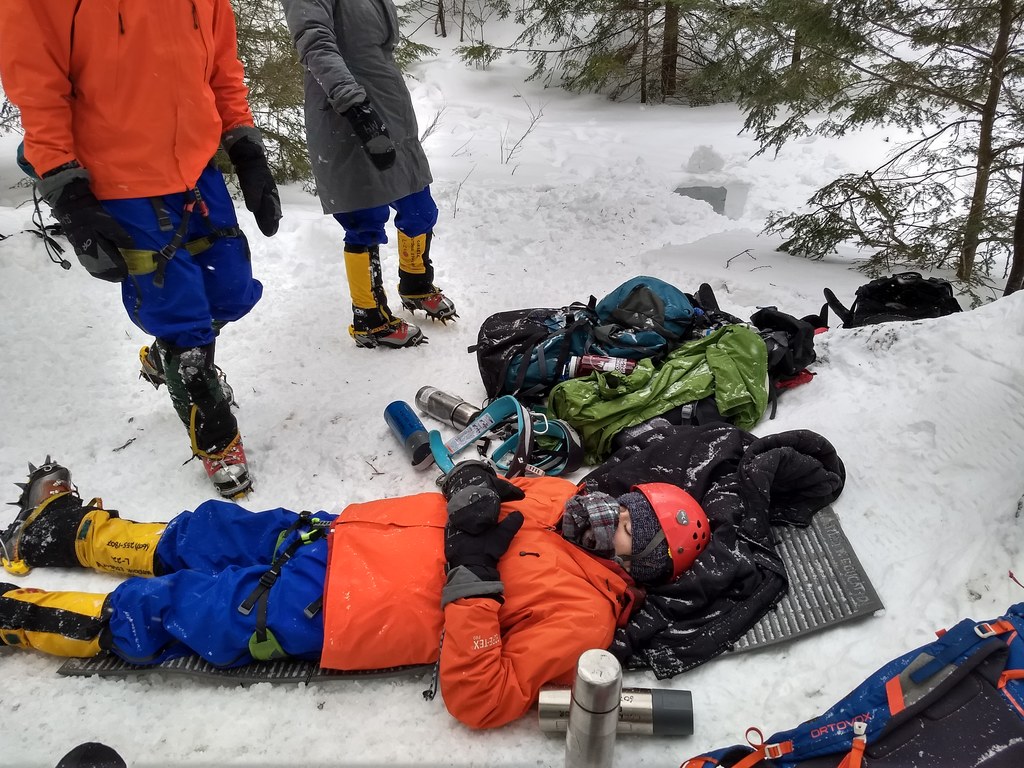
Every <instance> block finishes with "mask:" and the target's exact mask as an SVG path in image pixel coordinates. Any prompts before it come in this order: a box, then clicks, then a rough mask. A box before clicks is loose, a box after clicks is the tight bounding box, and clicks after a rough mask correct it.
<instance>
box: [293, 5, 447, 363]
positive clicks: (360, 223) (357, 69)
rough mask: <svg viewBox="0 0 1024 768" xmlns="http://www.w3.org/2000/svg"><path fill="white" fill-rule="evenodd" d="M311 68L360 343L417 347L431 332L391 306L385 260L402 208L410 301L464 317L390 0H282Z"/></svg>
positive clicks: (401, 241)
mask: <svg viewBox="0 0 1024 768" xmlns="http://www.w3.org/2000/svg"><path fill="white" fill-rule="evenodd" d="M282 2H283V4H284V11H285V16H286V17H287V20H288V28H289V29H290V30H291V34H292V38H293V39H294V41H295V47H296V49H297V50H298V52H299V58H300V60H301V61H302V64H303V66H304V67H305V70H306V72H305V81H304V86H305V102H306V103H305V114H306V141H307V143H308V145H309V156H310V159H311V161H312V166H313V176H314V178H315V179H316V187H317V194H318V195H319V197H320V202H321V204H322V205H323V208H324V213H329V214H333V215H334V218H336V219H337V220H338V222H339V223H340V224H341V226H342V227H344V228H345V271H346V273H347V275H348V285H349V292H350V293H351V295H352V315H353V320H352V325H351V326H349V333H350V334H351V335H352V338H353V339H355V342H356V344H357V345H358V346H360V347H392V348H395V347H411V346H415V345H417V344H421V343H423V342H424V341H426V337H425V336H424V335H423V332H422V331H421V330H420V329H419V328H418V327H416V326H415V325H413V324H411V323H406V322H405V321H403V320H400V319H399V318H396V317H395V316H394V315H392V314H391V310H390V309H389V308H388V302H387V294H386V292H385V290H384V282H383V277H382V275H381V267H380V252H379V247H380V245H381V244H383V243H386V242H387V241H388V238H387V234H386V233H385V231H384V227H385V225H386V224H387V222H388V220H389V219H390V218H391V209H392V208H394V209H395V211H396V215H395V227H396V229H397V230H398V255H399V268H398V276H399V283H398V293H399V296H400V297H401V300H402V306H403V307H405V308H406V309H408V310H410V311H414V310H417V309H420V310H423V311H424V312H425V313H426V315H427V317H429V318H431V319H432V320H441V321H442V322H446V321H447V320H450V319H453V318H455V317H457V315H456V312H455V305H454V304H453V303H452V302H451V301H450V300H449V299H448V298H447V297H446V296H445V295H444V294H443V293H442V292H441V290H440V289H439V288H438V287H437V286H435V285H434V269H433V266H432V264H431V262H430V241H431V237H432V234H433V228H434V225H435V224H436V223H437V205H435V203H434V200H433V198H432V197H431V196H430V187H429V184H430V182H431V181H432V178H431V175H430V166H429V164H428V163H427V157H426V155H425V154H424V152H423V147H422V146H421V145H420V141H419V137H418V130H419V129H418V127H417V124H416V114H415V112H414V111H413V106H412V98H411V97H410V95H409V89H408V88H407V87H406V85H405V80H404V79H403V77H402V73H401V71H400V70H399V68H398V65H397V64H396V63H395V59H394V48H395V44H396V43H397V42H398V14H397V11H396V10H395V6H394V4H393V3H392V1H391V0H282Z"/></svg>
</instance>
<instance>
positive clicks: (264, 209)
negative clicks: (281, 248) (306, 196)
mask: <svg viewBox="0 0 1024 768" xmlns="http://www.w3.org/2000/svg"><path fill="white" fill-rule="evenodd" d="M227 153H228V157H229V158H231V164H232V165H233V166H235V173H236V174H237V175H238V186H240V187H241V188H242V197H243V198H244V199H245V207H246V209H247V210H248V211H250V212H251V213H252V215H253V217H254V218H255V219H256V225H257V226H258V227H259V228H260V232H262V233H263V234H264V235H266V236H267V237H272V236H273V235H275V234H276V233H277V225H278V222H279V221H281V196H280V195H279V194H278V191H277V183H276V182H275V181H274V176H273V174H271V173H270V166H269V165H267V153H266V152H265V151H264V150H263V147H261V146H260V145H259V144H258V143H257V142H255V141H253V140H252V139H251V138H249V137H248V136H243V137H242V138H240V139H238V140H236V141H235V142H233V143H232V144H231V145H230V146H229V147H228V148H227Z"/></svg>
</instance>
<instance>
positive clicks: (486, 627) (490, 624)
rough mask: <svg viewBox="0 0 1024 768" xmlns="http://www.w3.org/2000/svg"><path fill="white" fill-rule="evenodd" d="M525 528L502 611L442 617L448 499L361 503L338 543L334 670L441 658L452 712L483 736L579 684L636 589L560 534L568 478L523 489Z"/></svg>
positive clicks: (478, 603) (334, 555) (476, 602)
mask: <svg viewBox="0 0 1024 768" xmlns="http://www.w3.org/2000/svg"><path fill="white" fill-rule="evenodd" d="M513 482H515V483H516V485H518V486H520V487H521V488H523V490H524V491H526V498H525V499H523V500H522V501H517V502H513V503H510V504H504V505H502V517H504V515H506V514H507V513H508V512H510V511H512V510H513V509H518V510H520V511H521V512H522V513H523V515H524V517H525V522H524V524H523V527H522V529H521V530H520V531H519V533H517V534H516V537H515V538H514V539H513V540H512V544H511V546H510V547H509V549H508V552H506V554H505V556H504V557H502V558H501V560H500V562H499V563H498V571H499V573H500V574H501V580H502V582H503V583H504V585H505V592H504V598H505V601H504V603H498V602H497V601H496V600H493V599H491V598H462V599H460V600H456V601H454V602H452V603H449V604H448V605H447V606H446V607H445V608H444V610H443V612H442V609H441V588H442V587H443V586H444V579H445V575H444V566H445V559H444V525H445V521H446V519H447V510H446V505H445V500H444V497H443V496H441V494H439V493H425V494H420V495H417V496H407V497H402V498H393V499H381V500H378V501H372V502H368V503H365V504H353V505H350V506H348V507H346V509H345V510H344V511H343V512H342V514H341V515H340V516H339V517H338V518H337V519H336V520H335V521H334V523H333V525H332V528H331V535H330V536H329V538H328V547H329V556H328V566H327V581H326V585H325V588H324V648H323V655H322V657H321V660H320V663H321V665H322V666H323V667H326V668H329V669H343V670H372V669H385V668H389V667H395V666H404V665H411V664H429V663H432V662H434V661H436V660H437V659H438V645H439V643H440V640H441V630H442V629H444V643H443V645H442V646H441V650H440V660H441V664H440V685H441V693H442V695H443V696H444V702H445V706H446V707H447V708H448V711H449V712H451V714H452V715H453V716H454V717H456V718H457V719H458V720H460V721H462V722H463V723H465V724H467V725H469V726H472V727H475V728H490V727H495V726H500V725H503V724H505V723H508V722H511V721H512V720H515V719H516V718H518V717H520V716H522V715H523V714H525V713H526V711H527V710H528V709H529V708H530V707H531V706H532V705H533V704H534V703H535V702H536V701H537V695H538V693H539V692H540V689H541V687H542V686H544V685H547V684H550V683H556V684H569V683H571V681H572V678H573V674H574V672H575V668H576V662H577V659H578V658H579V655H580V654H581V653H583V651H586V650H588V649H591V648H607V647H608V646H609V645H610V644H611V641H612V637H613V634H614V631H615V626H616V623H617V621H618V618H619V616H620V614H621V613H622V612H623V610H624V608H623V605H624V603H625V601H626V598H625V595H626V592H627V588H628V584H627V581H626V579H625V578H624V577H623V576H622V575H620V574H621V571H620V570H618V569H617V568H616V567H614V566H612V565H611V561H608V560H601V559H599V558H596V557H593V556H592V555H590V554H588V553H587V552H585V551H584V550H582V549H580V548H579V547H577V546H575V545H573V544H570V543H569V542H568V541H566V540H565V539H564V538H562V536H561V534H560V533H558V532H557V531H556V530H555V527H554V526H555V524H556V523H557V521H558V520H559V518H560V517H561V516H562V510H563V508H564V506H565V502H566V500H567V499H568V498H569V497H570V496H572V495H573V494H574V493H575V492H576V486H574V485H573V484H572V483H570V482H569V481H567V480H563V479H560V478H552V477H541V478H529V479H517V480H514V481H513Z"/></svg>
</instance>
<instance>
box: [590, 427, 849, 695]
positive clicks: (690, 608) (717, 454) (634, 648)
mask: <svg viewBox="0 0 1024 768" xmlns="http://www.w3.org/2000/svg"><path fill="white" fill-rule="evenodd" d="M845 480H846V470H845V469H844V467H843V462H842V461H841V460H840V459H839V456H838V455H837V454H836V451H835V449H834V448H833V447H832V445H831V444H830V443H829V442H828V440H826V439H825V438H824V437H822V436H821V435H819V434H817V433H815V432H810V431H806V430H795V431H790V432H782V433H780V434H777V435H770V436H768V437H763V438H757V437H755V436H753V435H751V434H749V433H747V432H744V431H743V430H741V429H738V428H736V427H733V426H731V425H728V424H707V425H704V426H697V427H691V426H663V427H659V428H655V429H652V430H649V431H647V432H644V433H642V434H640V435H638V436H637V437H635V438H633V439H632V441H630V442H628V443H626V444H625V445H624V446H622V447H621V448H620V449H619V450H618V451H616V452H615V453H614V454H612V456H611V457H610V458H609V459H608V460H607V461H605V462H604V463H603V464H601V466H599V467H598V468H597V469H595V470H594V471H593V472H591V473H590V474H589V475H587V476H586V477H585V478H584V481H583V482H584V484H585V486H586V489H587V490H588V491H603V492H604V493H609V494H611V495H613V496H619V495H620V494H623V493H626V492H627V491H629V490H630V488H632V487H633V486H634V485H637V484H638V483H647V482H666V483H673V484H675V485H679V486H681V487H683V488H685V489H686V490H687V491H688V492H689V493H690V494H691V495H692V496H694V497H695V498H696V499H697V500H698V501H699V502H700V503H701V505H702V506H703V508H704V511H705V512H706V513H707V516H708V519H709V521H710V523H711V531H712V536H711V543H710V544H709V546H708V548H707V549H706V550H705V551H704V552H703V553H702V554H701V555H700V557H698V558H697V561H696V562H695V563H694V564H693V567H692V568H690V569H689V570H688V571H686V572H685V573H683V574H682V575H681V576H680V577H679V578H678V579H677V580H676V581H674V582H672V583H671V584H668V585H665V586H662V587H654V588H650V589H649V590H648V592H647V597H646V599H645V600H644V602H643V604H642V605H641V607H640V608H639V609H638V610H636V611H635V612H634V613H633V615H632V616H631V617H630V619H629V623H628V624H627V625H626V626H625V627H623V628H620V629H619V630H618V631H617V632H616V635H615V640H614V643H613V645H612V648H611V649H610V650H611V651H612V653H614V654H615V655H616V656H617V657H618V658H619V660H620V661H621V662H622V664H623V665H624V666H625V667H626V668H627V669H639V668H645V667H649V668H651V669H652V670H653V671H654V673H655V675H657V677H658V678H659V679H663V678H666V677H672V676H673V675H678V674H679V673H681V672H685V671H687V670H688V669H692V668H693V667H696V666H698V665H699V664H703V663H704V662H705V661H707V660H708V659H711V658H713V657H714V656H717V655H718V654H719V653H722V652H723V651H725V650H727V649H728V648H729V646H730V644H732V643H733V642H735V641H736V640H738V639H739V638H740V637H741V636H742V635H743V634H744V633H745V632H746V631H747V630H748V629H750V627H751V626H753V625H754V624H755V623H756V622H757V621H758V619H760V618H761V617H762V616H763V615H764V614H765V613H766V612H767V611H768V610H769V609H770V608H771V607H772V606H773V605H775V603H776V602H778V600H779V599H780V598H782V596H783V595H785V593H786V589H787V585H788V581H787V579H786V569H785V566H784V565H783V563H782V560H781V559H780V557H779V555H778V554H777V552H776V547H775V536H774V533H773V531H772V526H773V525H799V526H806V525H809V524H810V522H811V518H812V517H813V516H814V513H815V512H817V511H818V510H819V509H822V508H823V507H825V506H827V505H828V504H830V503H831V502H832V501H834V500H835V499H836V498H837V497H838V496H839V494H840V492H841V491H842V489H843V484H844V482H845Z"/></svg>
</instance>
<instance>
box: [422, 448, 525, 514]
mask: <svg viewBox="0 0 1024 768" xmlns="http://www.w3.org/2000/svg"><path fill="white" fill-rule="evenodd" d="M472 485H479V486H482V487H484V488H490V489H491V490H492V491H494V492H495V493H497V494H498V497H499V498H500V499H501V500H502V501H519V500H520V499H522V498H525V496H526V494H524V493H523V491H522V490H521V489H520V488H518V487H516V486H514V485H513V484H512V483H510V482H509V481H508V480H506V479H505V478H503V477H498V474H497V472H495V471H494V467H493V466H491V465H490V464H488V463H487V462H485V461H477V460H476V459H470V460H469V461H462V462H459V463H458V464H456V465H455V467H454V469H452V471H451V472H449V473H448V474H447V476H445V478H444V483H442V485H441V493H443V494H444V497H445V498H446V499H448V500H449V501H451V499H452V498H453V497H454V496H455V494H456V493H458V492H459V491H460V490H462V489H463V488H468V487H469V486H472ZM450 510H451V507H450V506H449V512H450Z"/></svg>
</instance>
